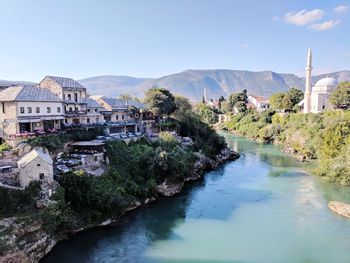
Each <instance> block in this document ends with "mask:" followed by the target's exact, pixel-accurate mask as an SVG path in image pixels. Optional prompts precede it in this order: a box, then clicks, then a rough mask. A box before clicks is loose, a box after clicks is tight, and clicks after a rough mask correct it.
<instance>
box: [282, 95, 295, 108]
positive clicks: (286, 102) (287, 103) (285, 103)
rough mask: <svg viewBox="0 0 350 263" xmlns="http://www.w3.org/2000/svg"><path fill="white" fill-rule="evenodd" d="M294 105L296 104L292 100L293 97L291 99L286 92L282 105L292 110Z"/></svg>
mask: <svg viewBox="0 0 350 263" xmlns="http://www.w3.org/2000/svg"><path fill="white" fill-rule="evenodd" d="M293 106H294V104H293V102H292V99H291V97H290V95H289V93H286V94H285V95H284V96H283V99H282V107H283V109H285V110H292V109H293Z"/></svg>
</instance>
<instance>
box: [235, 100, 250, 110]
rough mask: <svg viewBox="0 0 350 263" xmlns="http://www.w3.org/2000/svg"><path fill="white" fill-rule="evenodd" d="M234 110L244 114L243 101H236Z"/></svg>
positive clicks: (244, 105) (244, 104) (244, 106)
mask: <svg viewBox="0 0 350 263" xmlns="http://www.w3.org/2000/svg"><path fill="white" fill-rule="evenodd" d="M234 107H235V108H236V110H237V111H238V112H246V111H247V104H246V103H245V102H244V101H237V102H236V104H235V106H234Z"/></svg>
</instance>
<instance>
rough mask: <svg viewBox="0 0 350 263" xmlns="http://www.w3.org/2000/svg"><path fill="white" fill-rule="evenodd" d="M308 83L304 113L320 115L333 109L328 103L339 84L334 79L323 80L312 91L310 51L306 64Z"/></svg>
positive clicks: (306, 85)
mask: <svg viewBox="0 0 350 263" xmlns="http://www.w3.org/2000/svg"><path fill="white" fill-rule="evenodd" d="M305 70H306V81H305V95H304V100H303V101H301V103H300V104H301V105H302V104H304V113H310V112H311V113H320V112H322V111H324V110H327V109H333V106H332V104H331V103H330V102H329V101H328V99H329V96H330V94H331V92H332V91H333V90H335V89H336V87H337V85H338V82H337V80H336V79H334V78H328V77H327V78H323V79H320V80H319V81H317V82H316V84H315V86H313V87H312V89H311V71H312V51H311V48H309V50H308V54H307V63H306V68H305Z"/></svg>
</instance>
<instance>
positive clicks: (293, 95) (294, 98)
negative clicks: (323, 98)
mask: <svg viewBox="0 0 350 263" xmlns="http://www.w3.org/2000/svg"><path fill="white" fill-rule="evenodd" d="M287 94H289V96H290V100H291V102H292V104H293V107H294V106H295V105H296V104H298V103H299V102H300V101H301V100H302V99H303V98H304V92H302V91H301V90H300V89H297V88H294V87H293V88H291V89H290V90H288V92H287ZM293 107H292V108H293Z"/></svg>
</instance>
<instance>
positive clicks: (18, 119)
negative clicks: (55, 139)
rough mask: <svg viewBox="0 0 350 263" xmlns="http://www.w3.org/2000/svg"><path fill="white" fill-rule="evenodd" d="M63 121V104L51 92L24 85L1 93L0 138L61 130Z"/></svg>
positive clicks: (9, 88) (6, 138)
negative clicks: (40, 131)
mask: <svg viewBox="0 0 350 263" xmlns="http://www.w3.org/2000/svg"><path fill="white" fill-rule="evenodd" d="M63 119H64V113H63V104H62V101H61V100H60V99H59V97H58V96H56V95H55V94H53V93H52V92H51V91H50V90H47V89H42V88H40V87H37V86H31V85H27V86H13V87H8V88H6V89H4V90H1V91H0V138H3V139H5V140H8V139H11V138H13V137H16V136H21V135H23V134H26V133H33V132H35V131H37V130H46V131H47V130H50V129H60V128H61V121H62V120H63Z"/></svg>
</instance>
